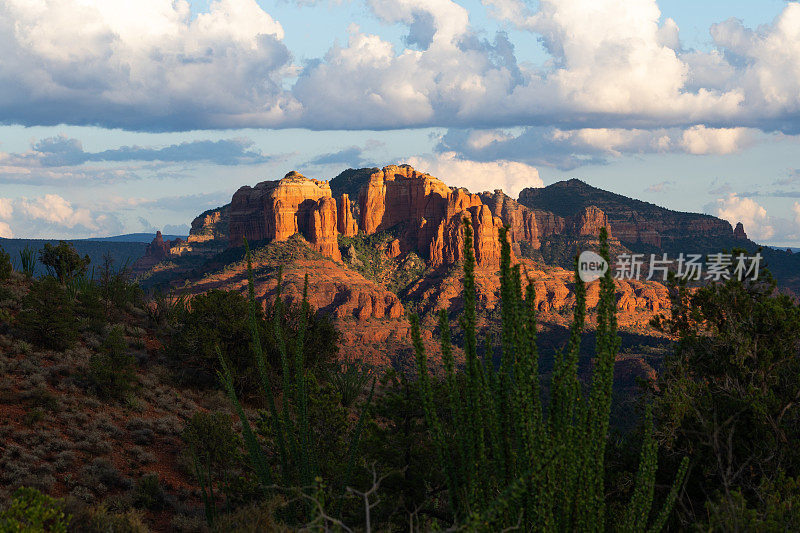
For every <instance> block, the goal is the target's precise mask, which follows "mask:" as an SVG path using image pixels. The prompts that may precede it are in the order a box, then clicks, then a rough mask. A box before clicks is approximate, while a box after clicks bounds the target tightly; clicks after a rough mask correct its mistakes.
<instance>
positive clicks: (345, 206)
mask: <svg viewBox="0 0 800 533" xmlns="http://www.w3.org/2000/svg"><path fill="white" fill-rule="evenodd" d="M336 228H337V230H338V231H339V233H341V234H342V235H344V236H345V237H352V236H354V235H358V222H356V219H355V218H353V211H352V209H351V208H350V196H348V195H347V194H342V196H341V197H340V198H339V206H338V219H337V221H336Z"/></svg>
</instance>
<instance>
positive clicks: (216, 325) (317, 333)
mask: <svg viewBox="0 0 800 533" xmlns="http://www.w3.org/2000/svg"><path fill="white" fill-rule="evenodd" d="M278 307H279V308H280V312H278ZM164 312H165V313H167V311H164ZM249 313H250V304H249V303H248V300H247V298H246V297H245V296H243V295H242V294H241V293H239V292H236V291H223V290H218V289H215V290H211V291H208V292H206V293H205V294H200V295H197V296H194V297H193V298H191V300H189V301H187V302H186V305H185V306H183V307H181V308H177V310H175V311H169V314H171V315H172V316H174V317H175V320H174V322H173V324H172V327H171V328H170V331H169V333H168V334H169V341H168V344H167V346H166V353H167V355H168V357H169V358H170V360H172V361H173V362H174V364H175V367H176V375H177V376H178V379H179V381H181V382H183V383H187V384H191V385H195V386H204V387H209V386H212V385H214V384H216V382H217V381H216V372H217V371H218V370H219V369H220V366H219V359H218V357H217V348H219V349H221V350H222V353H223V354H224V357H225V359H226V362H227V363H228V365H229V366H230V368H231V371H232V375H233V377H234V381H235V384H236V389H237V390H238V391H240V392H243V393H245V394H252V393H253V392H255V391H256V390H257V388H258V386H259V384H258V378H257V371H256V368H255V362H254V360H253V355H252V351H251V343H252V338H253V331H252V327H253V325H252V323H251V319H250V318H249ZM254 313H255V318H254V319H253V320H254V324H255V326H254V327H255V328H256V330H257V334H258V338H259V339H260V342H261V349H262V350H263V351H264V355H265V358H266V361H267V363H268V364H270V365H271V366H272V367H273V368H278V369H280V368H281V367H280V355H279V353H280V351H279V349H278V342H277V340H276V338H275V333H274V329H273V328H271V327H268V324H272V322H273V321H274V320H276V319H278V320H279V322H280V327H281V328H283V329H284V331H286V336H287V338H294V337H296V336H297V335H298V333H299V330H298V328H299V325H300V324H305V326H304V337H305V342H304V344H303V351H304V354H303V355H304V358H303V360H304V364H306V365H307V366H308V367H311V368H315V367H317V366H320V365H322V364H324V363H326V362H327V361H330V360H331V359H333V358H334V357H335V354H336V352H337V350H338V337H339V334H338V331H337V330H336V328H335V327H334V325H333V322H332V321H331V320H330V318H329V317H326V316H319V315H317V313H316V312H315V311H314V310H313V309H312V308H311V307H310V306H309V305H308V303H307V302H306V303H299V304H297V303H295V304H289V303H286V302H281V303H280V305H279V306H277V305H273V306H269V307H268V308H267V310H266V313H264V312H263V311H262V309H261V307H260V306H256V309H255V310H254ZM278 313H279V314H278Z"/></svg>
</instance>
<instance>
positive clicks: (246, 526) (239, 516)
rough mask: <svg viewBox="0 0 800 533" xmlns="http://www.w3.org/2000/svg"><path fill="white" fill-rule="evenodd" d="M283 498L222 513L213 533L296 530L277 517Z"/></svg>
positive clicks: (213, 528) (274, 498) (257, 532)
mask: <svg viewBox="0 0 800 533" xmlns="http://www.w3.org/2000/svg"><path fill="white" fill-rule="evenodd" d="M284 503H285V502H284V501H283V500H282V499H281V498H278V497H273V498H272V499H269V500H266V501H263V502H259V503H253V504H249V505H246V506H243V507H240V508H239V509H236V510H235V511H233V512H231V513H228V514H223V515H220V516H219V517H218V519H217V522H215V523H214V526H213V527H212V529H211V531H212V532H213V533H260V532H261V531H274V532H276V533H281V532H289V531H295V530H296V529H294V528H289V527H288V526H286V525H285V524H282V523H281V522H280V521H279V520H277V519H276V514H278V511H279V509H280V508H281V507H282V506H283V505H284Z"/></svg>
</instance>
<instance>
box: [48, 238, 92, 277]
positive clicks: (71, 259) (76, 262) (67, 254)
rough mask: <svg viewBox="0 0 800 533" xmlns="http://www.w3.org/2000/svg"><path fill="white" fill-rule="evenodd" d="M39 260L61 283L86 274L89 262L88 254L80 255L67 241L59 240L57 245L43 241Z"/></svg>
mask: <svg viewBox="0 0 800 533" xmlns="http://www.w3.org/2000/svg"><path fill="white" fill-rule="evenodd" d="M39 261H41V263H42V264H43V265H44V266H45V267H47V272H48V273H49V274H50V275H52V276H54V277H55V278H56V279H58V281H59V282H61V283H66V281H67V280H69V279H71V278H74V277H75V276H80V275H83V274H86V269H87V267H88V266H89V263H90V262H91V260H90V259H89V256H88V255H86V256H84V257H81V256H80V254H79V253H78V252H76V251H75V248H74V247H73V246H72V245H71V244H70V243H68V242H67V241H59V242H58V245H57V246H53V245H52V244H50V243H49V242H47V243H45V244H44V248H42V249H41V250H39Z"/></svg>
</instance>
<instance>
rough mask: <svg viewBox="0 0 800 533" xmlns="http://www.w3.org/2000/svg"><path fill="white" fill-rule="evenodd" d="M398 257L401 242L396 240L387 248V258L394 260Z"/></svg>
mask: <svg viewBox="0 0 800 533" xmlns="http://www.w3.org/2000/svg"><path fill="white" fill-rule="evenodd" d="M398 255H400V240H399V239H394V240H392V242H390V243H389V244H388V246H386V258H387V259H394V258H395V257H397V256H398Z"/></svg>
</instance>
